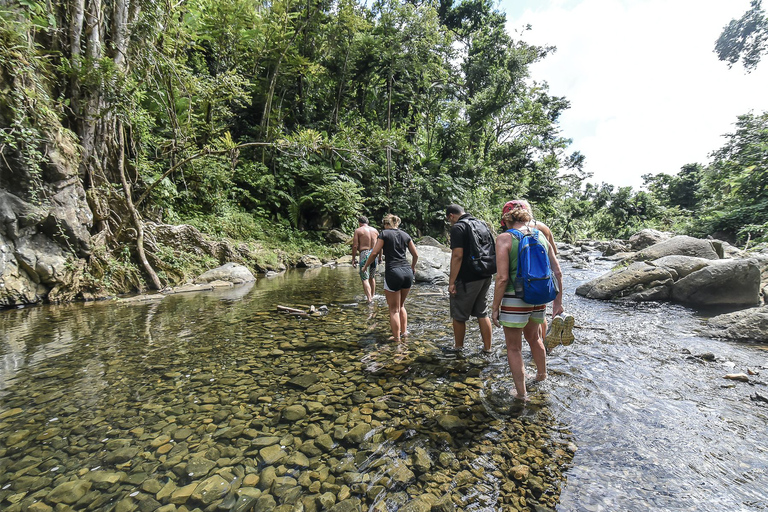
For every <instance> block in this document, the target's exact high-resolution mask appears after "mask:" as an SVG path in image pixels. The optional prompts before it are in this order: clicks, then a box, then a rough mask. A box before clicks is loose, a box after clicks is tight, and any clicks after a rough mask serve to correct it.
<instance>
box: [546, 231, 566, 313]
mask: <svg viewBox="0 0 768 512" xmlns="http://www.w3.org/2000/svg"><path fill="white" fill-rule="evenodd" d="M548 246H549V248H548V250H547V254H549V266H550V267H552V273H553V274H554V275H555V281H556V282H557V289H558V292H557V297H555V300H554V302H553V303H552V317H556V316H557V315H559V314H560V313H562V312H563V311H564V309H563V271H562V269H561V268H560V262H559V261H557V255H556V253H555V249H554V245H553V244H548Z"/></svg>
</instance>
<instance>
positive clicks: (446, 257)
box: [414, 242, 451, 285]
mask: <svg viewBox="0 0 768 512" xmlns="http://www.w3.org/2000/svg"><path fill="white" fill-rule="evenodd" d="M436 243H437V242H436ZM416 250H417V251H418V253H419V259H418V260H417V261H416V273H415V276H414V277H415V279H416V281H417V282H421V283H432V284H440V285H445V284H448V277H449V274H450V271H451V250H450V249H448V248H447V247H446V246H444V245H441V244H439V243H437V245H418V246H416Z"/></svg>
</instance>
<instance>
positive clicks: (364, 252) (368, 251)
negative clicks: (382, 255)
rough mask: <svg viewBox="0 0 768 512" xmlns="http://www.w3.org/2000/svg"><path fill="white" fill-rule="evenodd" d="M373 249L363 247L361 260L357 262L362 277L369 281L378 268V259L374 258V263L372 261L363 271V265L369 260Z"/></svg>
mask: <svg viewBox="0 0 768 512" xmlns="http://www.w3.org/2000/svg"><path fill="white" fill-rule="evenodd" d="M372 250H373V249H363V250H362V251H360V261H359V262H358V264H357V268H358V269H359V271H360V279H362V280H363V281H367V280H369V279H370V278H371V276H372V275H373V272H374V271H375V270H376V259H375V258H374V260H373V263H371V264H370V265H369V266H368V268H367V269H366V270H365V272H363V267H364V266H365V262H366V261H368V256H370V255H371V251H372Z"/></svg>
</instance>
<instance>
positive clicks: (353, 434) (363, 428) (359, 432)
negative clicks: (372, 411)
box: [344, 423, 371, 444]
mask: <svg viewBox="0 0 768 512" xmlns="http://www.w3.org/2000/svg"><path fill="white" fill-rule="evenodd" d="M370 431H371V426H370V425H367V424H365V423H359V424H358V425H355V427H353V428H352V430H350V431H349V432H347V434H346V435H345V436H344V439H345V440H346V441H347V442H350V443H354V444H360V443H362V442H363V441H364V440H365V437H366V436H367V435H368V433H369V432H370Z"/></svg>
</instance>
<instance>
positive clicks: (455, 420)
mask: <svg viewBox="0 0 768 512" xmlns="http://www.w3.org/2000/svg"><path fill="white" fill-rule="evenodd" d="M437 423H438V425H440V428H442V429H444V430H447V431H448V432H451V433H455V432H461V431H462V430H464V429H466V428H467V422H466V421H464V420H462V419H461V418H459V417H458V416H454V415H452V414H441V415H440V416H438V418H437Z"/></svg>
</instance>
